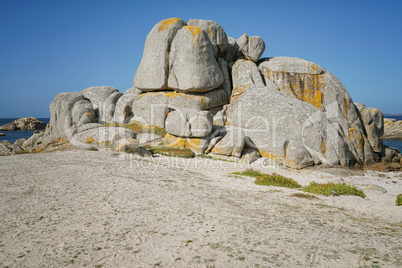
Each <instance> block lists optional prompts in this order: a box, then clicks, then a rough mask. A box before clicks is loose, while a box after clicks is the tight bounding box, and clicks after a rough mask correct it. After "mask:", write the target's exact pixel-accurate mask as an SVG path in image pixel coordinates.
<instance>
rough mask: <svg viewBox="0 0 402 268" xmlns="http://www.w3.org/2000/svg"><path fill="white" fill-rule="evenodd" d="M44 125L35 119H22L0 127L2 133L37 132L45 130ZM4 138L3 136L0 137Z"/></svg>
mask: <svg viewBox="0 0 402 268" xmlns="http://www.w3.org/2000/svg"><path fill="white" fill-rule="evenodd" d="M45 128H46V123H44V122H42V121H39V120H38V119H36V118H35V117H24V118H20V119H17V120H14V121H13V122H11V123H8V124H4V125H2V126H1V127H0V130H2V131H15V130H38V129H45ZM0 136H5V135H0Z"/></svg>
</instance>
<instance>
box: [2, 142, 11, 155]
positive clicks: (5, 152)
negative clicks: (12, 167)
mask: <svg viewBox="0 0 402 268" xmlns="http://www.w3.org/2000/svg"><path fill="white" fill-rule="evenodd" d="M10 154H11V149H10V148H8V147H7V146H6V145H5V144H4V143H0V156H6V155H10Z"/></svg>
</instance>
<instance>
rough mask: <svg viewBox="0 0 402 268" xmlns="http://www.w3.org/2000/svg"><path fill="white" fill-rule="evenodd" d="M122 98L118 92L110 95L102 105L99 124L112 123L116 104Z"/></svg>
mask: <svg viewBox="0 0 402 268" xmlns="http://www.w3.org/2000/svg"><path fill="white" fill-rule="evenodd" d="M121 96H123V94H122V93H120V92H114V93H112V94H111V95H110V96H109V97H108V98H107V99H106V100H105V102H104V103H103V114H102V118H101V119H100V122H101V123H103V124H104V123H109V122H111V121H112V119H113V116H114V113H115V110H116V103H117V101H118V100H119V99H120V97H121Z"/></svg>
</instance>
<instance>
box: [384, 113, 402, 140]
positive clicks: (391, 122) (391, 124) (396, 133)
mask: <svg viewBox="0 0 402 268" xmlns="http://www.w3.org/2000/svg"><path fill="white" fill-rule="evenodd" d="M383 138H384V139H399V140H401V139H402V120H400V121H396V120H395V119H389V118H385V119H384V135H383Z"/></svg>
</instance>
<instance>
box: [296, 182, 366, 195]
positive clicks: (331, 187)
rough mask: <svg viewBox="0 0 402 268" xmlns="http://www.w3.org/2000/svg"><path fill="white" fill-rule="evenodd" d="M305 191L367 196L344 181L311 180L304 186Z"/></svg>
mask: <svg viewBox="0 0 402 268" xmlns="http://www.w3.org/2000/svg"><path fill="white" fill-rule="evenodd" d="M303 191H305V192H309V193H313V194H322V195H357V196H360V197H362V198H365V197H366V195H365V194H364V193H363V191H361V190H357V189H356V188H355V187H353V186H349V185H346V184H342V183H316V182H311V183H310V184H309V185H308V186H307V187H304V188H303Z"/></svg>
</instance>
